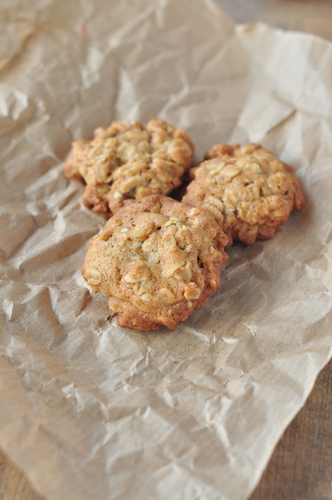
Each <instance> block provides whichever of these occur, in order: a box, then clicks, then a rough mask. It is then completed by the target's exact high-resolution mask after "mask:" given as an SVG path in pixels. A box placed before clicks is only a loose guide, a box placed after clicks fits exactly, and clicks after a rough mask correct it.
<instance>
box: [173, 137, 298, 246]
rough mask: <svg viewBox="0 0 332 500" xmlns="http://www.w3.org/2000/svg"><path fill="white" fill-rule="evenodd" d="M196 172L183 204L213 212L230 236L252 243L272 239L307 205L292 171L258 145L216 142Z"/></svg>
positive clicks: (248, 243) (193, 172)
mask: <svg viewBox="0 0 332 500" xmlns="http://www.w3.org/2000/svg"><path fill="white" fill-rule="evenodd" d="M205 158H206V159H207V161H204V162H203V163H201V164H200V165H199V166H198V167H196V168H194V169H192V171H191V173H192V176H193V177H194V180H193V181H192V182H191V183H190V184H189V185H188V187H187V194H186V195H185V196H184V197H183V198H182V201H183V202H184V203H188V204H190V205H193V206H195V207H202V208H205V209H207V210H209V211H210V212H211V213H213V215H214V217H215V219H216V220H217V222H218V223H219V224H220V226H221V227H222V228H223V230H224V231H225V233H226V234H227V236H228V237H229V244H228V246H227V247H226V248H229V247H230V246H231V245H232V243H233V239H238V240H240V241H242V242H243V243H245V244H247V245H250V244H252V243H254V241H256V239H259V240H265V239H269V238H273V237H274V235H275V233H276V232H277V231H281V230H282V226H283V225H284V224H285V223H286V222H287V220H288V217H289V215H290V213H291V211H292V210H293V209H295V210H301V208H302V207H303V206H304V204H305V200H304V196H303V193H302V190H301V184H300V181H299V179H297V178H296V177H294V176H293V175H292V172H293V169H292V167H290V166H289V165H286V164H285V163H282V162H281V161H280V160H278V159H277V158H276V157H275V156H274V155H273V154H272V153H270V152H269V151H267V150H265V149H263V148H262V147H261V146H260V145H258V144H248V145H247V146H244V147H240V146H239V145H235V146H229V145H225V144H218V145H216V146H213V148H212V149H210V150H209V151H207V153H206V155H205Z"/></svg>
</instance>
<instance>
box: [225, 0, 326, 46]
mask: <svg viewBox="0 0 332 500" xmlns="http://www.w3.org/2000/svg"><path fill="white" fill-rule="evenodd" d="M218 3H219V5H220V6H221V7H222V8H223V9H224V10H225V12H226V13H227V14H228V15H229V16H230V17H231V18H232V19H233V20H234V22H235V23H254V22H257V21H262V22H265V23H267V24H270V25H272V26H275V27H277V28H283V29H288V30H295V31H304V32H306V33H313V34H314V35H318V36H321V37H323V38H327V39H328V40H332V2H331V0H218Z"/></svg>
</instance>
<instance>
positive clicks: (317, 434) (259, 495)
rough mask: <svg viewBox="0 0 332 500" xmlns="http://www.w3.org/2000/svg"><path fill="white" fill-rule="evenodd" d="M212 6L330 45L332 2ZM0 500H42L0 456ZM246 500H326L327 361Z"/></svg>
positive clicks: (331, 371) (240, 19)
mask: <svg viewBox="0 0 332 500" xmlns="http://www.w3.org/2000/svg"><path fill="white" fill-rule="evenodd" d="M218 2H219V4H220V5H221V6H222V7H223V9H224V10H225V11H226V12H227V13H228V14H229V15H230V17H232V19H233V20H234V21H235V22H236V23H245V22H256V21H263V22H266V23H268V24H271V25H273V26H277V27H279V28H284V29H291V30H296V31H305V32H308V33H314V34H315V35H319V36H322V37H324V38H327V39H329V40H332V0H218ZM0 500H43V497H41V496H40V495H38V494H37V493H36V492H35V491H34V490H33V488H32V487H31V485H30V483H29V482H28V480H27V478H26V476H25V475H24V473H23V472H21V471H20V470H19V469H18V468H17V467H16V466H15V465H13V464H12V463H11V462H10V461H9V460H8V458H7V457H6V456H5V454H4V453H1V451H0ZM64 500H65V499H64ZM96 500H98V499H96ZM250 500H332V361H331V362H330V363H329V364H328V365H327V366H326V368H325V369H324V370H323V371H322V373H321V374H320V375H319V377H318V379H317V383H316V386H315V388H314V390H313V391H312V393H311V395H310V397H309V399H308V401H307V403H306V404H305V406H304V408H303V409H302V410H301V411H300V412H299V414H298V415H297V417H296V418H295V419H294V420H293V422H292V423H291V424H290V425H289V427H288V429H287V430H286V432H285V433H284V435H283V437H282V438H281V440H280V442H279V444H278V445H277V447H276V449H275V451H274V453H273V455H272V458H271V460H270V463H269V465H268V467H267V469H266V471H265V473H264V475H263V477H262V479H261V481H260V483H259V485H258V486H257V488H256V490H255V491H254V493H253V494H252V496H251V497H250Z"/></svg>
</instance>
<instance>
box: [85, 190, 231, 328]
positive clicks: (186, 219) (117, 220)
mask: <svg viewBox="0 0 332 500" xmlns="http://www.w3.org/2000/svg"><path fill="white" fill-rule="evenodd" d="M227 241H228V239H227V237H226V235H225V234H224V232H223V231H222V229H221V228H220V226H219V225H218V224H217V222H216V221H215V220H214V217H213V215H212V214H210V213H209V212H208V211H207V210H204V209H201V208H194V207H192V206H190V205H185V204H183V203H180V202H177V201H175V200H172V199H171V198H168V197H167V196H162V195H152V196H148V197H146V198H143V199H141V200H139V201H134V202H133V203H130V204H128V206H125V207H123V208H122V209H120V210H119V211H118V212H117V213H116V214H115V215H114V216H113V217H112V218H111V219H110V220H109V221H108V222H107V223H106V225H105V227H104V229H103V231H102V233H101V234H98V235H97V236H95V237H94V239H93V240H92V241H91V242H90V248H89V251H88V253H87V256H86V259H85V263H84V266H83V267H82V274H83V276H84V278H85V279H86V281H87V282H88V284H89V285H90V286H91V288H92V290H93V291H94V292H101V293H102V294H103V295H105V296H107V297H109V300H108V305H109V307H110V309H111V310H112V311H113V312H114V313H117V314H118V317H117V323H118V325H120V326H128V327H131V328H136V329H137V330H157V329H158V328H160V326H161V325H166V326H167V327H168V328H170V329H174V328H176V326H177V325H178V323H179V322H180V321H183V320H185V319H186V318H188V316H189V315H190V314H191V313H192V312H193V311H194V310H195V309H197V308H198V307H200V306H201V305H202V304H203V303H204V302H205V301H206V300H207V299H208V297H209V296H210V295H211V294H212V293H213V292H215V291H216V290H218V289H219V287H220V270H221V267H222V265H223V264H224V263H225V262H226V260H227V255H226V254H225V252H224V247H225V245H226V243H227Z"/></svg>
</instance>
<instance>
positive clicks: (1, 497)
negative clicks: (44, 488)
mask: <svg viewBox="0 0 332 500" xmlns="http://www.w3.org/2000/svg"><path fill="white" fill-rule="evenodd" d="M0 500H44V499H43V497H41V496H40V495H38V494H37V493H36V492H35V491H34V489H33V488H32V486H31V485H30V483H29V481H28V480H27V478H26V476H25V474H24V473H23V472H22V471H21V470H20V469H18V468H17V467H16V466H15V465H13V464H12V462H11V461H10V460H9V459H8V458H7V457H6V455H5V454H4V453H3V452H2V451H1V450H0Z"/></svg>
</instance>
